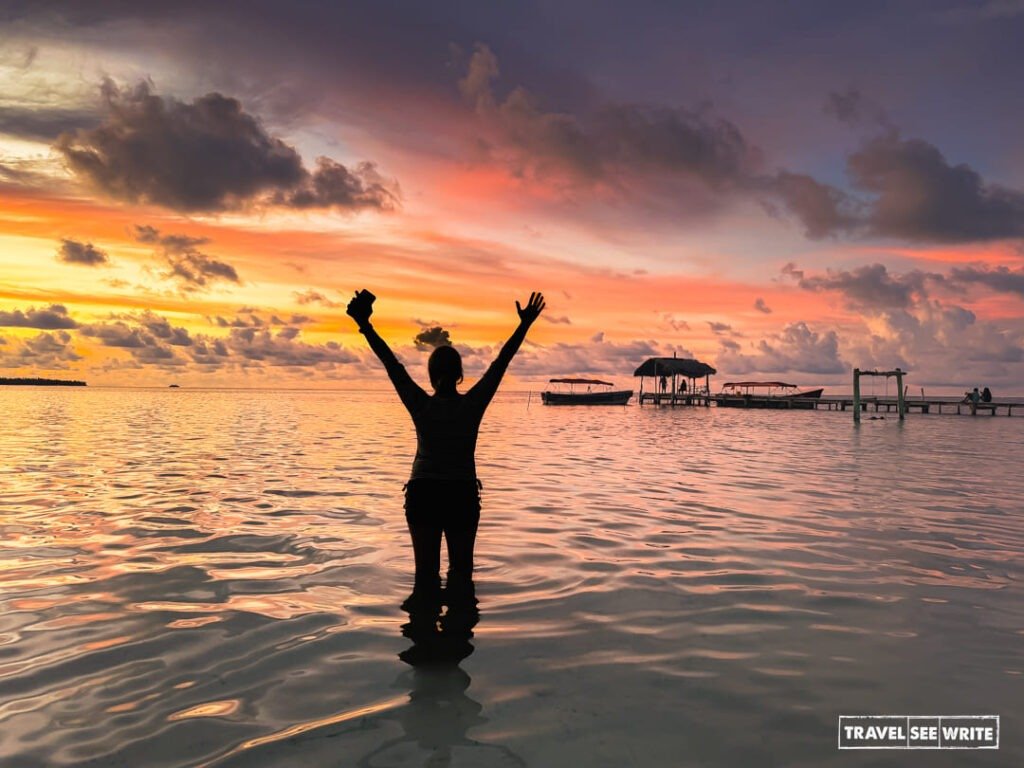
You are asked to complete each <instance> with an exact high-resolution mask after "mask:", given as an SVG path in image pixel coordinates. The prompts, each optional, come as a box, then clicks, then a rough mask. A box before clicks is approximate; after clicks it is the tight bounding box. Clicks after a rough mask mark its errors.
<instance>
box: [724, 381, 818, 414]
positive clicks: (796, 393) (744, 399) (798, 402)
mask: <svg viewBox="0 0 1024 768" xmlns="http://www.w3.org/2000/svg"><path fill="white" fill-rule="evenodd" d="M824 391H825V390H824V388H822V389H805V390H800V388H799V387H797V385H796V384H787V383H786V382H784V381H729V382H726V383H725V384H724V385H723V386H722V391H721V392H720V393H719V394H717V395H715V404H716V405H718V407H720V408H806V409H812V408H814V402H813V401H815V400H818V399H820V398H821V394H822V392H824Z"/></svg>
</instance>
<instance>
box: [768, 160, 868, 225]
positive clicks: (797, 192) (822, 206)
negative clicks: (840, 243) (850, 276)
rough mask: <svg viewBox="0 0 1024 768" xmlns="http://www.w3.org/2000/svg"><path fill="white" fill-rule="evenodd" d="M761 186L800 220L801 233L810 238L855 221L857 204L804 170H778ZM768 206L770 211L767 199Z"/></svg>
mask: <svg viewBox="0 0 1024 768" xmlns="http://www.w3.org/2000/svg"><path fill="white" fill-rule="evenodd" d="M761 186H762V188H763V189H764V191H765V193H767V194H768V195H769V196H770V197H772V198H774V199H776V200H778V201H779V202H781V203H782V204H783V205H784V206H785V208H786V209H787V210H788V211H789V212H790V213H791V214H793V215H794V216H796V218H797V219H799V220H800V222H801V223H802V224H803V226H804V234H805V235H807V237H809V238H811V239H812V240H819V239H821V238H823V237H827V236H829V235H834V234H837V233H839V232H843V231H847V230H850V229H853V228H854V227H856V226H857V225H858V223H859V219H858V212H857V207H858V206H857V203H856V202H855V201H854V200H853V199H852V198H850V196H849V195H847V194H846V193H845V192H843V191H842V190H840V189H837V188H835V187H833V186H831V185H828V184H823V183H821V182H820V181H817V180H816V179H814V178H813V177H811V176H808V175H807V174H805V173H790V172H789V171H779V172H778V173H777V174H776V175H775V176H774V177H771V178H766V179H764V180H763V181H762V182H761ZM768 207H769V210H770V211H772V210H773V206H772V204H771V202H769V204H768Z"/></svg>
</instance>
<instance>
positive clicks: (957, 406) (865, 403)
mask: <svg viewBox="0 0 1024 768" xmlns="http://www.w3.org/2000/svg"><path fill="white" fill-rule="evenodd" d="M722 399H723V398H722V396H721V395H708V394H703V393H701V394H679V393H675V394H674V393H671V392H644V393H643V394H642V395H641V396H640V405H660V406H667V407H676V406H702V407H705V408H707V407H709V406H711V405H715V406H720V404H721V403H720V401H721V400H722ZM729 399H730V401H731V402H735V400H736V398H735V397H730V398H729ZM729 407H731V408H737V407H738V408H739V409H741V410H742V409H743V408H744V407H747V408H754V409H758V410H804V411H810V410H813V411H850V412H851V413H852V412H853V407H854V405H853V396H852V395H851V396H844V395H838V396H837V395H822V396H821V397H820V398H818V397H808V398H799V397H793V398H767V397H760V398H759V397H756V396H751V397H749V398H747V399H746V405H745V406H736V405H731V406H729ZM903 408H904V410H905V411H906V412H907V413H915V412H916V413H932V414H943V415H957V414H960V415H967V416H971V415H974V416H1014V415H1017V416H1020V415H1024V398H1001V399H999V400H993V401H992V402H989V403H984V402H981V403H978V404H977V405H975V406H972V404H971V403H965V402H963V400H962V399H961V398H955V397H926V398H921V397H907V398H906V399H904V401H903ZM860 409H861V412H862V413H892V414H896V413H898V409H899V401H898V400H897V398H896V397H875V396H870V395H869V396H867V397H861V398H860Z"/></svg>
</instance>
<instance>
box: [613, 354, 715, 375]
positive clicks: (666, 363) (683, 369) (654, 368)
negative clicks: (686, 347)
mask: <svg viewBox="0 0 1024 768" xmlns="http://www.w3.org/2000/svg"><path fill="white" fill-rule="evenodd" d="M715 373H718V371H716V370H715V369H714V368H712V367H711V366H710V365H708V364H707V363H702V362H701V361H700V360H693V359H692V358H689V357H652V358H649V359H647V360H645V361H644V363H643V365H641V366H640V367H639V368H637V369H636V370H635V371H633V375H634V376H671V375H672V374H676V375H679V376H685V377H686V378H688V379H699V378H702V377H704V376H710V375H712V374H715Z"/></svg>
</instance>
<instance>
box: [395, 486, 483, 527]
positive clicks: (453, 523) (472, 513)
mask: <svg viewBox="0 0 1024 768" xmlns="http://www.w3.org/2000/svg"><path fill="white" fill-rule="evenodd" d="M482 488H483V484H482V483H481V482H480V481H479V480H439V479H434V478H431V477H420V478H416V479H415V480H410V481H409V482H408V483H406V485H405V519H406V520H407V521H408V522H409V523H410V524H412V525H436V526H440V527H441V528H442V529H444V530H447V529H449V528H464V527H472V528H474V529H475V528H476V525H477V523H478V522H479V521H480V490H481V489H482Z"/></svg>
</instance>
